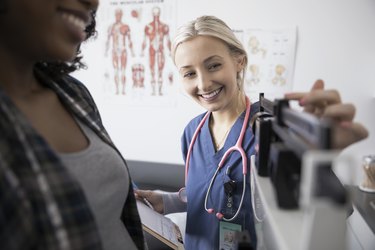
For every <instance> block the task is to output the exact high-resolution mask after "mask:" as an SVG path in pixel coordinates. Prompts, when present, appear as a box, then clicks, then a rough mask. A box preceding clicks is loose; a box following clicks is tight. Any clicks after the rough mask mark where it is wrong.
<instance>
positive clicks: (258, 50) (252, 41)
mask: <svg viewBox="0 0 375 250" xmlns="http://www.w3.org/2000/svg"><path fill="white" fill-rule="evenodd" d="M248 44H249V48H250V52H251V54H253V55H258V54H260V55H261V56H262V58H264V57H265V56H266V54H267V50H266V49H265V48H262V47H260V42H259V40H258V38H257V37H256V36H252V37H250V38H249V43H248Z"/></svg>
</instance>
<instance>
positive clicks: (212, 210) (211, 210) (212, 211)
mask: <svg viewBox="0 0 375 250" xmlns="http://www.w3.org/2000/svg"><path fill="white" fill-rule="evenodd" d="M207 212H208V213H209V214H213V213H215V210H214V209H213V208H209V209H207Z"/></svg>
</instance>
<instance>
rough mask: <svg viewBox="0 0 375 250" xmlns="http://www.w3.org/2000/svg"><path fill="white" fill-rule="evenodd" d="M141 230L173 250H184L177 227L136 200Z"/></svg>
mask: <svg viewBox="0 0 375 250" xmlns="http://www.w3.org/2000/svg"><path fill="white" fill-rule="evenodd" d="M137 207H138V213H139V216H140V218H141V222H142V229H143V230H144V231H145V232H147V233H149V234H150V235H152V236H153V237H155V238H156V239H158V240H160V241H161V242H163V243H164V244H166V245H167V246H169V247H170V248H172V249H174V250H184V249H185V248H184V245H183V240H182V234H181V232H180V229H179V227H178V226H177V225H176V224H175V223H174V222H173V221H172V220H171V219H169V218H167V217H165V216H164V215H162V214H159V213H158V212H156V211H154V210H153V209H151V208H150V207H149V206H147V205H146V204H144V203H143V202H142V201H140V200H137Z"/></svg>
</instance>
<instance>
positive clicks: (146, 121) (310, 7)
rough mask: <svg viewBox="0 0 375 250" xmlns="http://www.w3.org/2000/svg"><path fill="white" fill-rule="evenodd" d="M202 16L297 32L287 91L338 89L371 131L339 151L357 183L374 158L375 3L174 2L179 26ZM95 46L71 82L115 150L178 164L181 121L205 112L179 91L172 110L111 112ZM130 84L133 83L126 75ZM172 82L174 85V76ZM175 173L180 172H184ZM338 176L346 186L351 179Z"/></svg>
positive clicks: (236, 24)
mask: <svg viewBox="0 0 375 250" xmlns="http://www.w3.org/2000/svg"><path fill="white" fill-rule="evenodd" d="M102 2H104V0H103V1H102ZM118 2H121V1H118ZM159 2H160V1H159ZM200 15H216V16H218V17H220V18H222V19H223V20H225V21H226V22H227V23H228V24H229V25H230V26H231V27H234V28H236V29H241V28H243V29H246V28H279V27H296V28H297V40H296V51H295V65H294V74H293V82H292V90H296V91H301V90H306V89H307V88H309V87H310V86H311V85H312V83H313V82H314V81H315V80H316V79H318V78H321V79H324V80H325V82H326V88H337V89H339V90H340V92H341V94H342V100H343V101H344V102H353V103H354V104H355V105H356V107H357V115H356V120H358V121H360V122H362V123H363V124H365V126H366V127H367V128H368V129H369V132H370V136H369V138H368V139H366V140H364V141H362V142H360V143H358V144H356V145H353V146H350V147H349V148H347V149H346V150H344V152H343V155H351V156H353V157H354V160H355V161H354V164H353V165H354V166H353V167H354V168H355V169H356V173H357V175H356V177H355V180H354V181H355V182H357V183H358V182H359V181H360V179H361V177H362V171H361V168H360V159H361V157H362V156H363V155H366V154H375V140H374V139H375V118H374V115H373V114H374V108H375V74H374V72H375V46H374V45H375V1H374V0H360V1H358V0H328V1H327V0H315V1H307V0H283V1H278V0H236V1H228V0H205V1H201V0H178V1H176V26H180V25H181V24H183V23H185V22H186V21H188V20H191V19H193V18H195V17H197V16H200ZM99 25H100V24H99ZM172 32H173V30H171V35H172V36H173V33H172ZM99 35H100V34H99ZM100 46H103V45H102V44H101V45H100V44H98V42H97V41H95V40H94V41H90V42H88V43H87V44H85V45H84V46H83V52H84V55H85V61H86V62H87V65H88V70H86V71H80V72H78V73H76V76H77V77H78V78H79V79H81V80H82V81H83V82H85V83H87V86H88V88H89V89H90V90H91V92H92V94H93V96H94V98H95V100H96V101H97V104H98V108H99V109H100V111H101V114H102V119H103V121H104V124H105V126H106V128H107V129H108V131H109V133H110V135H111V137H112V139H113V140H114V142H115V143H116V144H117V145H118V147H119V149H120V151H121V152H122V153H123V155H124V156H125V158H127V159H128V160H131V161H142V162H150V163H160V164H163V163H166V164H167V165H170V166H181V165H182V163H183V162H182V157H181V152H180V136H181V133H182V131H183V128H184V126H185V125H186V123H187V122H188V121H189V120H190V119H191V118H193V117H194V116H196V115H197V114H199V113H201V112H203V110H202V109H201V108H200V107H198V105H197V104H196V103H194V102H193V101H191V100H190V99H189V98H188V97H186V95H185V94H183V91H182V89H181V86H177V87H176V91H177V92H178V94H177V98H176V100H177V101H175V102H173V103H170V104H165V105H162V104H161V105H149V106H147V105H143V106H142V105H140V106H135V105H130V104H129V105H124V104H123V103H121V102H118V105H117V106H116V104H115V108H113V107H109V106H108V105H107V104H108V102H110V100H108V99H106V98H103V96H102V91H101V89H100V88H97V86H99V85H100V83H99V82H98V81H103V80H101V79H102V78H100V76H98V75H97V72H98V69H99V68H100V67H101V66H100V64H99V62H100V61H101V60H104V59H103V58H104V55H102V54H100V53H98V48H99V47H100ZM100 48H101V47H100ZM102 57H103V58H102ZM127 79H129V81H130V79H131V75H130V74H129V75H128V76H127ZM175 82H176V84H177V85H178V84H179V83H178V78H177V76H176V80H175ZM180 171H181V174H183V169H181V170H180ZM340 173H342V176H343V177H342V178H344V179H345V178H348V181H350V180H349V176H351V175H348V174H347V172H346V171H341V172H340Z"/></svg>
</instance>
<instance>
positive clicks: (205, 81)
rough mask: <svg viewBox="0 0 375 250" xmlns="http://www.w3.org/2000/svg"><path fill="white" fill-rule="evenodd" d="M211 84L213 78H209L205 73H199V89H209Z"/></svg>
mask: <svg viewBox="0 0 375 250" xmlns="http://www.w3.org/2000/svg"><path fill="white" fill-rule="evenodd" d="M210 85H211V80H210V79H209V78H208V76H207V75H206V74H204V73H201V74H198V78H197V87H198V89H200V90H203V91H206V90H208V89H209V86H210Z"/></svg>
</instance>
